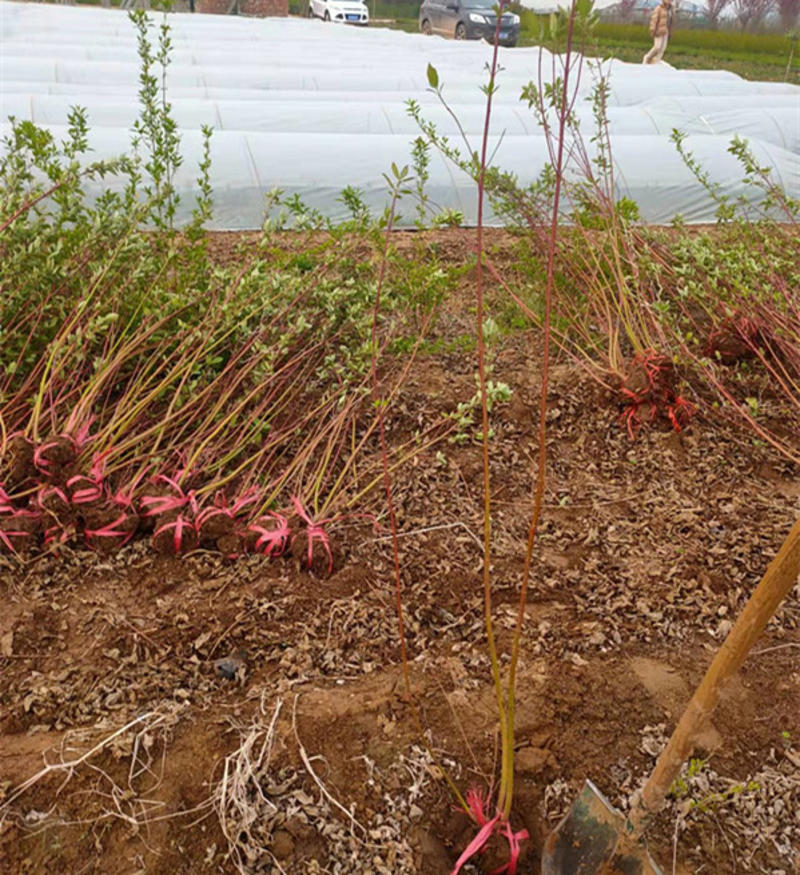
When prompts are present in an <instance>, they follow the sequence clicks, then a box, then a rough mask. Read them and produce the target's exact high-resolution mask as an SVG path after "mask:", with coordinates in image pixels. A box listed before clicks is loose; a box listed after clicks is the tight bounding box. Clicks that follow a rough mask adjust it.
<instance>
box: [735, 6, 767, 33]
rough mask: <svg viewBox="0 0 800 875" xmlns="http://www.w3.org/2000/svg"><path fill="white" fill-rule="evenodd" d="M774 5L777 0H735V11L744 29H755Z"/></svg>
mask: <svg viewBox="0 0 800 875" xmlns="http://www.w3.org/2000/svg"><path fill="white" fill-rule="evenodd" d="M774 5H775V0H733V11H734V15H735V17H736V20H737V21H738V22H739V27H741V29H742V30H754V29H755V28H757V27H758V26H759V24H761V22H762V21H763V20H764V19H765V18H766V16H767V13H768V12H769V11H770V10H771V9H772V8H773V6H774Z"/></svg>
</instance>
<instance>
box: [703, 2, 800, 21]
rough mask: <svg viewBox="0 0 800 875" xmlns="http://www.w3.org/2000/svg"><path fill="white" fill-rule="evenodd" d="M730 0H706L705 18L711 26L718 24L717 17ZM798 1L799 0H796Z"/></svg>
mask: <svg viewBox="0 0 800 875" xmlns="http://www.w3.org/2000/svg"><path fill="white" fill-rule="evenodd" d="M730 2H731V0H706V18H707V19H708V23H709V25H710V26H711V27H716V26H717V25H718V24H719V17H720V14H721V13H722V10H723V9H724V8H725V7H726V6H728V5H729V3H730ZM798 2H800V0H798Z"/></svg>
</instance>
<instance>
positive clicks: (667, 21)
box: [642, 0, 672, 64]
mask: <svg viewBox="0 0 800 875" xmlns="http://www.w3.org/2000/svg"><path fill="white" fill-rule="evenodd" d="M671 32H672V0H661V3H660V4H659V5H658V6H656V8H655V9H654V10H653V14H652V15H651V16H650V36H652V37H653V48H652V49H650V51H649V52H648V53H647V54H646V55H645V56H644V60H643V61H642V63H643V64H657V63H658V62H659V61H660V60H661V59H662V58H663V57H664V52H665V51H666V50H667V40H669V35H670V33H671Z"/></svg>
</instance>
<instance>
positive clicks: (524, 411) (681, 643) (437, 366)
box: [0, 232, 800, 875]
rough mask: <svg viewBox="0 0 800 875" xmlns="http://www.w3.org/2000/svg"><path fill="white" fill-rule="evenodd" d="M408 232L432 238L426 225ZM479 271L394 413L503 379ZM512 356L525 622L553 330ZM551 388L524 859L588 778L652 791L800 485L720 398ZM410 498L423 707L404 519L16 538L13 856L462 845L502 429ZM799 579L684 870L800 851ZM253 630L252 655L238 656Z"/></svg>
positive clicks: (403, 424)
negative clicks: (683, 408)
mask: <svg viewBox="0 0 800 875" xmlns="http://www.w3.org/2000/svg"><path fill="white" fill-rule="evenodd" d="M231 239H232V238H231V237H230V236H228V235H218V237H217V238H216V240H215V244H214V245H215V247H216V248H217V251H218V254H219V255H220V257H231V258H233V257H234V256H233V255H230V254H229V253H230V244H231ZM235 239H237V240H238V239H241V238H238V237H237V238H235ZM398 240H399V241H400V245H401V246H406V247H407V248H408V251H409V253H411V252H413V249H414V241H413V235H408V239H407V240H404V239H403V238H398ZM470 240H471V238H469V237H467V236H466V235H463V234H460V233H459V232H454V233H453V234H449V235H447V234H445V235H442V236H441V238H440V241H439V243H440V245H439V256H440V257H448V258H452V259H453V260H458V259H461V260H463V259H464V257H465V255H466V253H467V251H468V248H469V245H470ZM491 243H492V245H493V246H495V247H496V248H497V250H498V252H499V253H500V254H501V255H502V252H503V251H507V250H508V248H509V247H510V241H508V240H506V239H505V238H504V237H503V235H500V234H498V235H492V237H491ZM226 253H228V254H227V255H226ZM443 253H444V254H443ZM498 257H500V256H498ZM473 282H474V280H473V278H471V277H470V276H469V275H466V276H465V278H464V289H463V294H462V295H459V296H456V297H454V299H453V300H451V301H450V302H448V304H447V306H446V307H445V308H444V312H443V314H442V316H441V319H440V322H439V325H438V327H437V333H438V334H439V335H440V337H441V340H442V343H440V344H439V345H438V346H437V347H436V348H437V349H439V350H441V351H440V352H437V353H426V354H425V355H424V357H420V359H419V360H418V361H417V362H416V364H415V365H414V367H413V368H412V371H411V374H410V377H409V380H408V382H407V385H406V386H405V388H404V391H403V396H402V399H401V402H400V403H399V404H398V405H397V406H396V407H395V408H393V410H392V412H391V415H390V418H389V438H390V441H392V442H393V443H399V442H400V441H401V440H403V439H405V438H407V437H408V436H409V435H411V434H413V432H414V430H415V429H422V428H424V427H425V426H427V425H428V424H431V423H433V422H435V421H437V419H440V418H441V417H442V415H443V413H447V412H449V411H452V410H453V409H454V408H455V406H456V404H457V403H458V402H459V401H467V400H469V398H470V397H471V396H472V395H473V393H474V391H475V384H474V376H473V375H474V370H475V361H474V353H473V352H471V351H469V350H466V351H465V350H463V349H460V348H459V346H458V343H457V339H458V338H460V337H463V336H465V335H468V334H469V333H470V332H471V330H472V329H471V324H470V314H469V298H468V296H469V292H470V289H471V288H472V285H473ZM493 358H494V373H493V379H496V380H503V381H505V382H507V383H508V384H509V385H510V387H511V388H512V389H513V395H512V397H511V400H510V401H509V402H508V403H506V404H503V405H500V406H498V407H496V408H495V410H494V412H493V414H492V427H493V429H494V432H495V434H494V437H493V440H492V495H493V507H494V536H493V554H492V566H491V570H492V580H493V586H494V616H495V619H496V622H497V628H498V646H499V648H500V650H501V652H502V653H507V651H508V647H509V643H510V634H511V628H512V624H513V620H514V614H515V606H516V599H517V593H518V588H519V583H520V580H521V576H522V557H523V553H524V542H525V537H526V531H527V526H528V517H529V512H530V505H531V484H532V475H533V471H534V461H535V452H536V448H535V441H536V428H537V412H536V402H537V394H538V381H539V378H540V338H539V336H538V334H535V333H523V332H516V333H514V334H513V335H506V336H505V337H504V338H503V339H502V340H501V341H500V342H499V344H498V346H497V348H496V349H495V350H494V353H493ZM549 411H550V412H549V414H548V419H549V422H548V426H549V438H548V451H549V463H548V464H549V466H548V471H547V474H548V482H547V494H546V499H545V511H544V518H543V521H542V525H541V530H540V535H539V538H538V541H537V549H536V553H535V565H534V572H533V578H532V582H531V592H530V597H529V602H528V607H527V611H526V624H525V628H524V635H523V647H522V663H521V668H520V678H519V693H518V698H519V702H518V708H517V746H518V761H517V766H518V776H517V783H516V800H515V808H514V813H513V817H512V822H513V824H514V826H515V827H517V828H522V827H523V826H524V827H526V828H527V829H528V831H529V832H530V835H531V840H530V841H529V842H527V843H526V846H525V853H524V857H523V859H522V862H521V864H520V867H519V870H518V871H519V872H520V873H533V872H538V871H539V868H538V867H539V856H538V851H539V848H540V847H541V845H542V841H543V837H544V836H545V835H546V834H547V832H548V831H549V830H550V829H551V828H552V827H553V825H554V823H555V822H556V821H557V820H558V817H559V816H560V814H561V813H562V812H563V811H564V810H565V808H566V807H567V805H568V804H569V801H570V799H571V798H573V797H574V795H575V793H576V792H577V791H578V790H579V788H580V786H581V784H582V782H583V781H584V779H585V778H591V779H592V780H593V781H594V782H595V783H596V784H597V786H598V787H599V788H600V789H601V790H602V791H603V792H604V793H605V794H607V796H608V798H609V799H610V800H611V801H612V802H613V803H614V804H615V805H618V806H621V807H624V806H625V805H627V804H628V800H629V797H630V795H631V794H632V793H633V791H635V789H636V788H637V786H639V785H640V783H641V781H642V779H643V777H644V776H645V775H646V774H647V772H648V771H649V770H650V768H652V765H653V763H654V759H655V756H656V755H657V754H658V752H659V750H660V747H661V744H662V742H663V740H664V738H665V736H667V735H668V734H669V733H670V732H671V731H672V728H673V726H674V724H675V719H676V717H677V716H678V715H679V713H680V711H681V709H682V707H683V705H684V704H685V703H686V701H687V699H688V696H689V695H690V693H691V691H692V689H693V688H694V687H695V686H696V684H697V683H698V682H699V680H700V679H701V677H702V675H703V672H704V670H705V668H706V667H707V666H708V664H709V661H710V659H711V657H712V655H713V653H714V651H715V650H716V648H717V647H718V646H719V644H720V642H721V640H722V637H723V636H724V634H725V632H726V631H727V629H728V628H729V626H730V621H731V619H732V618H733V617H735V615H736V614H737V612H738V610H739V609H740V608H741V606H742V605H743V603H744V600H745V599H746V597H747V595H748V593H749V592H750V591H751V590H752V588H753V586H754V584H755V583H756V582H757V580H758V579H759V577H760V576H761V574H762V573H763V571H764V569H765V567H766V565H767V563H768V561H769V559H770V558H771V557H772V556H773V555H774V553H775V552H776V551H777V549H778V547H779V545H780V543H781V540H782V538H783V536H784V535H785V534H786V532H787V531H788V529H789V527H790V525H791V523H792V521H793V519H794V518H795V517H796V516H797V513H798V510H800V480H798V477H797V471H796V470H793V469H792V468H791V467H790V466H789V465H788V464H786V463H784V462H782V461H781V460H780V459H778V458H776V457H775V456H773V455H771V454H770V453H769V452H768V450H767V449H766V448H765V447H763V446H760V445H758V444H757V443H754V442H753V441H752V439H751V437H750V436H749V435H748V434H747V433H745V432H742V431H741V430H739V429H737V427H736V426H735V425H733V424H730V425H726V424H724V423H720V422H710V421H707V420H705V419H704V418H703V417H698V418H697V419H696V420H695V421H694V422H693V423H692V425H691V426H690V427H689V428H688V429H687V430H686V431H684V432H683V433H681V434H677V433H675V432H673V431H671V430H669V426H668V424H667V423H659V424H657V425H656V426H655V427H653V428H650V429H647V430H645V431H644V432H643V433H642V434H641V435H640V437H639V438H638V439H637V440H636V441H635V442H631V441H630V440H629V439H628V437H627V435H626V434H625V431H624V429H622V428H620V427H619V425H618V423H617V417H618V410H617V407H616V399H614V398H612V397H611V396H610V395H609V394H608V393H606V392H604V391H603V390H601V389H600V388H599V387H598V386H597V385H596V384H595V383H594V382H593V381H592V380H591V379H590V378H589V377H587V376H586V375H585V374H583V373H582V372H580V371H579V370H577V369H576V368H575V367H573V366H572V365H570V364H569V363H565V362H563V361H560V362H556V364H555V367H554V369H553V374H552V382H551V388H550V395H549ZM796 425H797V423H793V424H792V423H787V429H789V426H791V428H792V429H795V434H796V435H797V445H798V448H800V430H798V429H796ZM394 500H395V503H396V506H397V513H398V525H399V528H400V530H401V535H402V536H401V538H400V542H399V543H400V559H401V564H402V578H403V601H404V609H405V621H406V632H407V642H408V652H409V659H410V676H411V684H412V689H413V701H414V702H415V705H414V706H413V707H412V706H410V705H409V700H408V699H407V697H406V695H405V692H404V684H403V674H402V670H401V662H400V646H399V640H398V631H397V620H396V611H395V596H394V584H393V571H392V568H393V566H392V553H391V542H390V540H389V539H388V538H387V530H386V529H385V528H384V529H383V530H381V531H379V532H377V533H376V532H375V530H374V529H373V528H372V527H371V526H370V524H369V523H368V522H365V521H362V520H355V519H350V520H343V521H341V522H340V523H338V524H336V525H335V526H334V527H333V530H332V533H333V537H334V538H335V540H336V542H337V546H338V548H339V552H340V553H341V557H342V558H341V560H340V562H339V563H338V567H337V570H336V571H335V573H334V574H333V576H332V577H330V578H329V579H327V580H318V579H315V578H313V577H310V576H309V575H307V574H304V573H303V572H301V571H300V570H298V568H297V567H296V566H295V565H294V564H293V563H292V562H291V561H277V562H269V561H267V560H265V559H262V558H259V557H251V558H247V559H241V560H237V561H229V560H225V559H223V558H221V557H219V556H216V555H212V554H207V553H202V552H196V553H194V554H191V555H189V556H186V557H183V558H179V559H175V558H166V557H163V558H160V557H154V556H153V554H152V553H151V552H150V550H149V547H148V545H147V543H146V542H138V543H137V544H135V545H133V546H132V547H129V548H126V549H125V550H124V551H122V552H121V553H120V554H118V555H115V556H112V557H107V556H105V557H104V556H98V555H95V554H92V553H89V552H76V553H74V554H72V553H70V554H67V555H62V556H61V557H59V558H54V557H44V558H41V559H39V560H36V561H34V562H32V563H31V564H29V565H28V566H26V567H24V568H22V569H19V568H18V567H16V566H14V565H12V564H11V562H10V560H8V559H4V558H1V557H0V563H2V564H0V595H2V603H3V606H4V607H3V610H2V612H0V733H2V734H1V735H0V806H3V807H2V808H0V818H2V820H0V870H2V872H8V873H18V872H19V873H21V872H25V873H45V872H48V873H62V872H63V873H109V875H112V873H134V872H137V873H138V872H148V873H164V875H166V873H170V875H171V873H178V872H180V873H203V872H234V871H236V868H237V866H239V867H240V869H241V871H246V872H265V873H266V872H275V873H277V872H287V873H314V872H319V873H322V872H330V873H361V872H363V873H383V872H385V873H412V872H418V873H430V875H439V873H442V875H446V873H448V872H449V871H450V870H451V869H452V867H453V865H454V863H455V861H456V859H457V857H458V855H459V854H460V852H461V851H462V850H463V848H464V847H465V845H466V844H467V842H468V841H469V838H470V836H471V835H472V834H473V832H474V830H472V828H471V827H470V824H469V822H468V821H467V819H466V817H465V816H464V815H463V814H461V813H459V812H458V811H456V810H455V809H454V806H453V803H454V798H453V796H452V794H451V792H450V790H449V789H448V786H447V784H446V782H445V781H444V780H443V778H442V772H441V769H444V770H445V771H446V772H447V773H448V775H449V776H450V777H451V778H452V780H453V781H454V782H455V784H456V785H457V786H458V788H459V789H460V790H461V791H462V792H463V791H466V789H468V788H469V787H470V786H472V785H477V786H483V787H486V786H487V783H489V782H490V781H491V777H492V775H493V774H495V770H494V768H493V766H494V763H495V760H496V745H497V718H496V711H495V708H494V706H493V702H494V699H493V692H492V687H491V675H490V667H489V662H488V658H487V655H486V645H485V634H484V627H483V616H482V591H481V550H480V546H479V545H480V533H481V507H482V498H481V451H480V447H479V446H478V445H477V444H475V443H474V442H473V441H471V440H467V441H466V442H465V443H462V444H456V443H451V442H448V441H446V440H445V441H442V442H441V443H440V444H439V445H438V446H437V447H434V448H433V449H431V450H428V451H425V452H422V453H420V454H419V455H418V456H417V457H416V458H415V459H414V461H413V463H410V464H409V465H407V466H406V467H405V468H404V469H403V470H402V471H401V472H399V473H398V474H397V476H396V478H395V484H394ZM382 508H383V504H382V501H381V495H380V494H379V493H378V492H376V494H375V495H374V496H373V497H372V498H371V500H370V501H369V502H368V506H366V507H364V508H361V510H373V511H375V512H376V513H380V514H381V518H382V519H383V518H384V516H385V515H384V513H383V509H382ZM798 595H800V592H798V590H795V593H794V596H793V597H792V598H790V599H789V600H788V601H787V603H786V604H785V605H784V607H783V608H782V609H781V611H780V613H779V615H778V617H777V618H776V619H775V620H774V621H773V622H772V623H771V624H770V626H769V629H768V630H767V632H766V633H765V635H764V636H763V638H762V640H761V641H760V642H759V643H758V644H757V645H756V648H755V652H754V653H753V654H752V655H751V657H750V658H749V660H748V661H747V663H746V664H745V666H744V668H743V670H742V672H741V674H740V676H739V677H738V678H737V679H736V680H735V682H734V683H732V684H731V685H730V686H729V688H728V689H727V690H726V692H725V695H724V699H723V701H722V703H721V706H720V707H719V709H718V711H717V713H716V714H715V715H714V718H713V725H709V727H708V730H707V732H706V734H705V737H704V739H703V743H702V747H700V748H699V749H698V751H697V756H698V757H699V758H701V759H702V763H696V764H695V766H694V768H693V769H692V774H691V775H690V776H687V778H686V779H685V781H684V783H683V784H682V785H680V786H679V787H678V788H677V794H676V796H677V798H675V799H673V800H672V801H671V803H670V805H669V806H668V808H667V809H666V810H665V811H664V812H663V813H662V814H661V816H660V817H659V818H658V819H657V821H656V822H655V823H654V825H653V828H652V831H651V834H650V848H651V851H652V853H653V856H654V857H655V858H656V859H657V860H658V861H659V862H660V864H661V866H662V867H663V869H664V871H665V872H670V871H675V872H679V873H695V872H697V873H699V872H703V873H707V875H724V873H733V872H769V873H779V872H782V873H789V872H795V871H798V870H800V820H798V811H800V704H798V703H800V602H799V601H798ZM224 657H231V658H232V660H233V661H232V664H231V668H232V671H231V674H234V677H233V678H232V679H229V678H227V677H223V676H220V672H219V670H218V669H217V668H216V662H217V660H219V659H220V658H224ZM503 664H504V666H505V665H506V664H507V660H506V659H504V660H503ZM134 721H135V722H134ZM129 724H132V725H129ZM126 726H128V728H127V729H125V731H123V732H119V730H120V729H123V728H124V727H126ZM420 727H421V730H422V732H424V734H425V739H426V740H425V741H424V742H423V740H422V738H421V735H420ZM115 733H117V734H116V735H115ZM45 763H49V764H50V766H49V769H48V771H47V772H46V773H44V774H39V778H38V780H37V781H36V782H35V783H32V784H31V785H30V786H27V787H26V786H25V784H24V782H25V781H28V780H29V779H31V778H32V777H34V776H36V775H37V773H41V770H42V769H43V768H44V766H45ZM748 782H751V783H748ZM489 856H492V852H490V854H489V855H487V857H489ZM484 862H485V861H484ZM494 865H496V861H495V864H494ZM484 868H485V870H486V871H488V870H489V869H490V868H492V866H491V865H486V866H485V867H484ZM463 871H465V872H469V871H472V872H477V871H483V870H479V869H477V868H472V869H470V868H469V867H467V868H465V869H464V870H463Z"/></svg>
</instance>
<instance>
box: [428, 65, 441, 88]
mask: <svg viewBox="0 0 800 875" xmlns="http://www.w3.org/2000/svg"><path fill="white" fill-rule="evenodd" d="M428 85H430V86H431V88H434V89H438V88H439V73H438V72H437V70H436V67H434V66H433V64H428Z"/></svg>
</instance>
